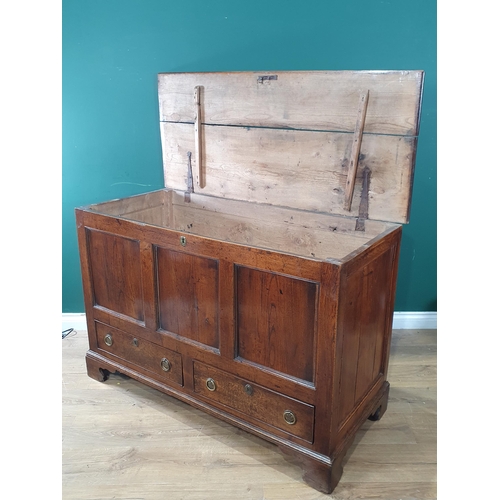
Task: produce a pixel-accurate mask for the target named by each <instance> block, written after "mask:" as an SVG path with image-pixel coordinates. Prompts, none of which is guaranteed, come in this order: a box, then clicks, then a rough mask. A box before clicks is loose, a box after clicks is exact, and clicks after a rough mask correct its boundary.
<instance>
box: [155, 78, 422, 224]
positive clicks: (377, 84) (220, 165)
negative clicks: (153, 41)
mask: <svg viewBox="0 0 500 500" xmlns="http://www.w3.org/2000/svg"><path fill="white" fill-rule="evenodd" d="M423 76H424V74H423V72H422V71H313V72H310V71H304V72H302V71H296V72H293V71H291V72H273V73H266V72H234V73H161V74H160V75H159V76H158V84H159V85H158V88H159V106H160V121H161V139H162V149H163V164H164V177H165V186H166V187H168V188H172V189H176V190H180V191H185V192H186V191H189V190H190V188H189V187H188V186H189V182H190V181H189V176H190V175H191V176H192V177H194V178H195V183H194V184H191V190H193V189H194V191H195V192H198V193H200V194H206V195H210V196H217V197H220V198H228V199H234V200H243V201H250V202H254V203H261V204H271V205H277V206H283V207H290V208H296V209H300V210H308V211H317V212H324V213H330V214H338V215H344V216H349V217H355V218H358V219H360V220H361V221H362V220H364V219H367V218H369V219H376V220H383V221H388V222H396V223H407V222H408V220H409V209H410V201H411V190H412V184H413V170H414V164H415V153H416V144H417V137H418V131H419V120H420V102H421V97H422V85H423ZM193 96H194V102H193ZM190 172H191V173H190ZM192 177H191V178H192ZM359 228H360V230H362V223H361V224H360V225H359Z"/></svg>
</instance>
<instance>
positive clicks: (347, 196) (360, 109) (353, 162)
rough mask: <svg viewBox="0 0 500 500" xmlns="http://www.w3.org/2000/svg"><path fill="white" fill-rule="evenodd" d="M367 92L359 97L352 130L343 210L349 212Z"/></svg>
mask: <svg viewBox="0 0 500 500" xmlns="http://www.w3.org/2000/svg"><path fill="white" fill-rule="evenodd" d="M368 95H369V91H368V90H366V91H365V92H362V93H361V95H360V97H359V106H358V116H357V119H356V128H355V129H354V138H353V141H352V149H351V160H350V162H349V170H348V172H347V182H346V185H345V199H344V209H345V210H349V211H350V210H351V204H352V195H353V193H354V183H355V182H356V173H357V171H358V160H359V151H360V149H361V139H362V137H363V129H364V127H365V118H366V108H367V107H368Z"/></svg>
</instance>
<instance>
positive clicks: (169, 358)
mask: <svg viewBox="0 0 500 500" xmlns="http://www.w3.org/2000/svg"><path fill="white" fill-rule="evenodd" d="M95 325H96V331H97V345H98V347H99V349H101V350H103V351H106V352H108V353H110V354H113V355H114V356H117V357H119V358H121V359H123V360H125V361H128V362H129V363H133V364H134V365H137V366H139V367H141V368H143V369H145V370H148V371H150V372H152V373H154V374H155V375H157V377H155V378H156V379H160V380H164V381H170V382H175V383H176V384H179V385H182V357H181V355H180V354H179V353H177V352H174V351H171V350H170V349H165V348H164V347H161V346H159V345H157V344H153V343H152V342H148V341H147V340H143V339H141V338H139V337H133V336H132V335H129V334H127V333H124V332H122V331H120V330H117V329H116V328H111V327H110V326H107V325H104V324H102V323H97V322H96V323H95ZM158 376H159V377H158Z"/></svg>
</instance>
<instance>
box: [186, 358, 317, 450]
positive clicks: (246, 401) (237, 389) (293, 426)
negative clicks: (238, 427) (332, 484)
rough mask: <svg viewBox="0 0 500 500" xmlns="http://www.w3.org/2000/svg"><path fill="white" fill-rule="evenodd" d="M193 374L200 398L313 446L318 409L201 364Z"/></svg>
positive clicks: (195, 388)
mask: <svg viewBox="0 0 500 500" xmlns="http://www.w3.org/2000/svg"><path fill="white" fill-rule="evenodd" d="M193 370H194V391H195V392H196V393H197V394H199V395H201V396H203V397H205V398H206V399H210V400H213V401H216V402H217V403H221V404H223V405H225V406H228V407H230V408H232V409H234V410H237V411H239V412H241V413H243V414H244V415H248V416H249V417H252V418H254V419H257V420H260V421H261V422H263V423H265V424H268V425H271V426H273V427H275V428H278V429H280V430H282V431H285V432H287V433H289V434H292V435H294V436H297V437H300V438H302V439H305V440H306V441H308V442H310V443H312V441H313V432H314V406H312V405H309V404H307V403H302V402H301V401H298V400H296V399H293V398H290V397H288V396H284V395H283V394H280V393H278V392H274V391H272V390H270V389H266V388H265V387H262V386H260V385H257V384H254V383H252V382H248V381H247V380H244V379H241V378H239V377H235V376H234V375H231V374H230V373H227V372H223V371H222V370H219V369H217V368H213V367H211V366H208V365H205V364H203V363H200V362H197V361H195V362H194V367H193Z"/></svg>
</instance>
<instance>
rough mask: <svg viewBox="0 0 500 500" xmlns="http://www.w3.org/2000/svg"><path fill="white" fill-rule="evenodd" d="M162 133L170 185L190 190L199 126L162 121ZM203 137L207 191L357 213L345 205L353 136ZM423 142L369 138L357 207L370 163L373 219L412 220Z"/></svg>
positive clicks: (238, 133)
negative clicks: (190, 155) (190, 159)
mask: <svg viewBox="0 0 500 500" xmlns="http://www.w3.org/2000/svg"><path fill="white" fill-rule="evenodd" d="M160 131H161V138H162V149H163V170H164V177H165V186H166V187H168V188H172V189H177V190H182V191H185V190H186V188H187V167H186V154H187V152H188V151H190V150H191V149H192V147H193V130H192V125H190V124H185V123H162V124H161V128H160ZM202 135H203V144H204V147H203V152H202V161H203V166H204V173H205V174H204V175H205V176H206V183H205V187H204V188H203V190H201V191H200V192H203V194H208V195H212V196H218V197H221V198H228V199H236V200H245V201H251V202H255V203H265V204H270V205H277V206H284V207H292V208H298V209H301V210H311V211H318V212H325V213H331V214H340V215H346V216H352V213H351V212H350V211H349V210H346V209H345V208H344V194H345V186H346V180H347V173H348V164H349V159H350V151H351V147H352V140H353V137H352V134H345V133H333V132H310V131H298V130H278V129H259V128H250V129H246V128H241V127H226V126H222V127H221V126H208V125H207V126H203V130H202ZM415 144H416V138H414V137H399V136H389V135H382V136H378V135H367V134H365V135H364V136H363V141H362V144H361V149H360V156H359V167H358V174H357V177H356V179H355V183H354V186H353V189H354V193H353V198H352V210H353V211H354V212H357V208H358V206H359V202H360V197H361V181H362V170H363V168H364V167H368V168H369V169H370V170H371V182H370V205H369V218H370V219H375V220H383V221H391V222H401V223H405V222H407V221H408V217H409V201H410V191H411V187H412V183H413V167H414V163H415ZM195 162H196V160H195ZM193 168H197V167H196V166H195V165H193Z"/></svg>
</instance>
